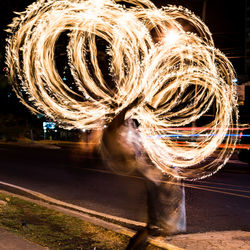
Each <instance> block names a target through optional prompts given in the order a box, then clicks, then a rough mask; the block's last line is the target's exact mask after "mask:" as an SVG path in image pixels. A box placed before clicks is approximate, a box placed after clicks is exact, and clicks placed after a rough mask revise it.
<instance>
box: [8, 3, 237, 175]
mask: <svg viewBox="0 0 250 250" xmlns="http://www.w3.org/2000/svg"><path fill="white" fill-rule="evenodd" d="M119 2H120V1H119V0H117V1H112V0H91V1H90V0H59V1H54V0H39V1H37V2H36V3H33V4H32V5H30V6H28V8H27V9H26V10H25V11H24V12H22V13H19V14H18V16H17V17H16V18H14V19H13V22H12V23H11V24H10V25H9V29H8V32H10V37H9V38H8V45H7V48H6V51H7V53H6V63H7V65H8V68H9V76H10V79H11V82H12V86H13V89H14V91H15V92H16V95H17V96H18V97H19V98H20V100H21V102H22V103H23V104H24V105H26V106H27V107H28V108H29V109H30V110H31V111H32V112H33V113H43V114H45V115H46V116H47V117H48V118H50V119H53V120H55V121H56V122H57V123H58V125H59V126H62V127H64V128H68V129H71V128H79V129H83V128H84V129H97V128H100V127H103V126H104V125H105V124H108V123H109V122H111V121H112V119H113V117H114V116H115V115H116V114H118V113H119V112H120V111H121V110H123V109H124V108H125V107H127V106H128V105H129V104H130V103H131V102H133V100H135V99H136V98H137V97H138V96H144V98H143V100H142V101H141V102H140V103H139V104H138V106H137V107H135V108H133V109H132V110H130V111H129V112H128V114H127V117H130V118H134V119H137V120H138V121H139V123H140V127H139V129H138V131H139V132H140V138H141V141H142V144H143V147H144V150H146V152H147V154H148V156H149V157H150V159H151V161H152V162H153V163H154V164H155V166H156V167H157V168H160V169H161V170H162V171H163V172H165V173H166V174H169V175H172V176H175V177H177V178H183V179H190V180H192V179H197V178H205V177H207V176H209V175H211V174H213V173H215V172H216V171H218V170H219V169H220V168H221V167H222V166H223V165H224V164H225V163H226V162H227V160H228V159H229V158H230V156H231V154H232V152H233V150H234V148H235V144H236V141H237V136H233V135H237V134H238V129H237V128H238V111H237V98H236V88H235V83H234V79H235V78H236V76H235V72H234V69H233V66H232V65H231V63H230V62H229V60H228V59H227V58H226V57H225V55H224V54H222V53H221V52H220V51H219V50H218V49H216V48H215V47H214V42H213V39H212V35H211V33H210V31H209V29H208V27H207V26H206V25H205V24H204V23H203V22H202V21H201V20H200V18H198V17H197V16H196V15H194V14H193V13H191V12H190V11H189V10H187V9H184V8H183V7H176V6H168V7H163V8H161V9H157V8H156V7H155V6H154V4H153V3H151V2H150V1H148V0H140V1H136V0H126V1H122V2H127V3H129V4H130V5H131V7H129V8H126V7H125V6H122V5H120V4H119ZM65 33H66V34H67V39H68V45H67V49H66V51H67V57H68V66H69V67H70V71H71V75H72V77H73V79H74V83H73V84H74V85H75V86H76V87H77V90H72V89H71V87H70V86H68V85H67V84H66V83H65V82H64V81H63V77H62V76H60V74H59V72H58V70H57V67H56V63H55V62H56V56H57V55H56V52H55V50H56V46H57V41H58V40H59V38H60V36H62V34H65ZM98 39H99V40H102V41H104V43H105V44H106V45H105V46H106V47H105V50H101V51H100V48H99V43H98ZM100 55H103V56H104V57H108V69H109V74H108V75H109V76H110V78H111V80H110V79H109V80H107V77H105V74H104V73H103V71H102V66H103V65H101V62H100ZM106 62H107V60H106ZM213 105H214V106H213ZM213 107H214V109H215V112H214V116H213V119H211V120H210V121H209V122H207V124H204V125H202V129H200V130H199V131H198V132H197V136H193V141H190V142H187V143H186V144H187V145H184V146H183V145H182V146H180V145H179V144H178V142H176V141H175V140H173V139H172V137H175V136H177V135H179V134H180V131H179V128H181V127H183V128H185V126H188V125H190V124H191V123H194V122H196V121H197V120H199V119H201V118H202V117H204V115H206V114H207V113H208V112H209V111H210V110H211V109H212V108H213ZM232 124H234V126H235V128H233V129H234V131H233V130H232V129H231V128H232ZM168 128H169V129H168ZM229 128H230V129H229ZM175 129H176V130H175ZM194 129H195V128H194ZM166 131H168V133H169V134H170V135H169V137H164V133H166ZM181 133H182V136H184V137H185V136H192V135H193V134H194V132H193V130H182V131H181ZM232 133H234V134H232ZM203 134H206V135H207V136H206V137H205V138H203V137H202V135H203ZM161 137H164V138H161ZM200 137H202V139H201V138H200ZM222 143H223V145H225V146H224V147H223V149H222V150H220V151H219V154H218V158H217V159H212V160H211V157H209V156H211V155H212V154H213V153H214V152H215V150H216V149H217V147H219V145H221V144H222ZM140 160H141V159H138V164H140ZM221 161H222V162H223V163H221Z"/></svg>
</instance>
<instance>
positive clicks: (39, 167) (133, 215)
mask: <svg viewBox="0 0 250 250" xmlns="http://www.w3.org/2000/svg"><path fill="white" fill-rule="evenodd" d="M243 168H244V171H243V172H242V173H239V172H241V171H239V170H242V169H243ZM227 169H228V170H229V171H227ZM245 169H246V165H245V164H237V165H235V164H234V163H231V164H229V165H228V166H225V168H224V170H222V171H219V172H218V173H216V174H215V175H214V176H212V177H209V178H207V179H205V180H202V181H196V182H188V183H186V186H187V187H186V209H187V223H188V224H187V229H188V232H206V231H218V230H238V229H239V230H247V231H250V171H249V172H246V173H245ZM0 181H3V182H8V183H11V184H15V185H19V186H21V187H24V188H28V189H31V190H33V191H37V192H40V193H43V194H46V195H48V196H51V197H53V198H56V199H59V200H63V201H66V202H70V203H72V204H76V205H79V206H82V207H84V208H88V209H92V210H95V211H98V212H103V213H107V214H110V215H116V216H119V217H124V218H128V219H133V220H136V221H140V222H146V220H147V212H146V210H147V208H146V191H145V186H144V182H143V179H142V178H140V176H139V175H138V174H136V173H132V174H131V175H130V176H120V175H117V174H115V173H113V172H111V171H110V170H109V169H106V168H105V166H104V164H103V163H102V161H101V160H100V159H97V158H87V157H86V156H85V155H84V154H83V152H82V150H81V149H80V148H79V147H73V146H71V147H70V146H67V147H62V148H58V149H47V148H40V147H21V146H15V145H6V144H0Z"/></svg>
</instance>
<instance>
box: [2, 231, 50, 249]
mask: <svg viewBox="0 0 250 250" xmlns="http://www.w3.org/2000/svg"><path fill="white" fill-rule="evenodd" d="M0 249H1V250H44V249H48V248H44V247H41V246H38V245H37V244H35V243H33V242H30V241H28V240H25V239H23V238H21V237H19V236H17V235H15V234H14V233H10V232H8V231H6V230H4V229H2V228H0Z"/></svg>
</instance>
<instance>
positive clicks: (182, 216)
mask: <svg viewBox="0 0 250 250" xmlns="http://www.w3.org/2000/svg"><path fill="white" fill-rule="evenodd" d="M145 181H146V188H147V206H148V228H149V230H150V233H151V234H154V233H157V232H158V233H159V234H175V233H179V232H184V231H186V210H185V190H184V187H183V186H182V184H181V182H180V181H178V180H176V179H174V178H170V177H169V178H165V180H164V181H163V180H162V181H159V182H153V181H152V180H149V179H147V178H145Z"/></svg>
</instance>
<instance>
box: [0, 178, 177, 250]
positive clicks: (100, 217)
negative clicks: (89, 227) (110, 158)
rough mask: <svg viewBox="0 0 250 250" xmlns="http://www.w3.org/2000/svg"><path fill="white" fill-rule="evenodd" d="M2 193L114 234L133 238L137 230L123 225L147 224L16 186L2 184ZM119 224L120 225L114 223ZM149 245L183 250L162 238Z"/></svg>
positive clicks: (0, 188)
mask: <svg viewBox="0 0 250 250" xmlns="http://www.w3.org/2000/svg"><path fill="white" fill-rule="evenodd" d="M0 191H1V192H3V193H6V194H9V195H13V196H16V197H19V198H21V199H24V200H27V201H31V202H33V203H36V204H39V205H42V206H45V207H48V208H51V209H54V210H57V211H59V212H62V213H64V214H68V215H71V216H74V217H77V218H79V219H82V220H84V221H86V222H89V223H92V224H94V225H98V226H101V227H104V228H106V229H108V230H112V231H114V232H117V233H120V234H123V235H126V236H129V237H133V236H134V235H135V233H136V231H135V230H132V229H130V228H127V227H125V226H123V225H122V224H123V223H125V224H128V225H133V226H146V224H145V223H140V222H137V221H133V220H128V219H124V218H120V217H116V216H112V215H108V214H104V213H100V212H96V211H93V210H89V209H85V208H82V207H79V206H76V205H72V204H70V203H66V202H62V201H59V200H56V199H54V198H51V197H48V196H46V195H43V194H41V193H38V192H34V191H32V190H28V189H25V188H22V187H19V186H16V185H12V184H9V183H5V182H0ZM114 222H117V223H118V224H116V223H114ZM149 243H150V244H152V245H154V246H157V247H161V248H164V249H170V250H181V249H182V248H179V247H177V246H175V245H173V244H170V243H167V242H166V241H165V239H164V238H162V237H150V238H149Z"/></svg>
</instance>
